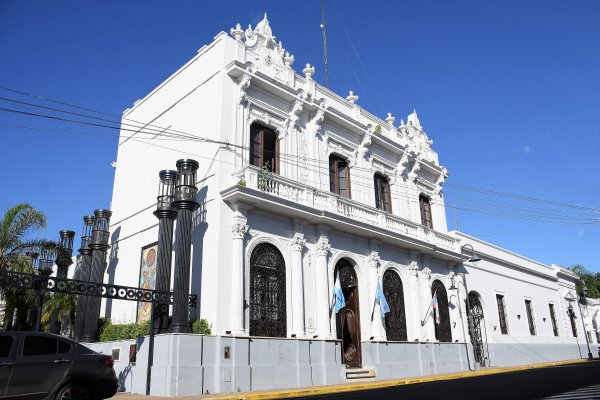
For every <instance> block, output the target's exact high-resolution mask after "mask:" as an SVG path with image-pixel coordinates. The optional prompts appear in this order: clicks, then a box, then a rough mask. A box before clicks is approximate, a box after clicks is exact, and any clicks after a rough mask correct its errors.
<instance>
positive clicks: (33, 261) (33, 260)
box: [4, 251, 40, 326]
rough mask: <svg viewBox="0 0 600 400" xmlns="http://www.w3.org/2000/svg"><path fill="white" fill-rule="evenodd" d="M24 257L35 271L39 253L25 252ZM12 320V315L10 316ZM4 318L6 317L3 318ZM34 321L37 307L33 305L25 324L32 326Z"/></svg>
mask: <svg viewBox="0 0 600 400" xmlns="http://www.w3.org/2000/svg"><path fill="white" fill-rule="evenodd" d="M25 255H26V256H27V257H29V259H30V260H31V268H32V270H33V271H36V270H37V259H38V257H39V256H40V253H38V252H35V251H27V252H25ZM10 317H11V318H12V315H11V316H10ZM4 318H6V317H4ZM35 321H37V307H36V306H35V305H34V306H32V307H31V308H30V309H29V312H28V314H27V324H29V325H32V326H33V325H34V324H35ZM10 326H12V322H11V324H10Z"/></svg>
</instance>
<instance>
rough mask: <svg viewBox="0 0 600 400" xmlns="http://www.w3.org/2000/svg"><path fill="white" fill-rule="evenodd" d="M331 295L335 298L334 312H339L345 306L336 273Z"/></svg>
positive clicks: (338, 275) (338, 277)
mask: <svg viewBox="0 0 600 400" xmlns="http://www.w3.org/2000/svg"><path fill="white" fill-rule="evenodd" d="M333 295H334V296H335V312H336V313H337V312H339V311H340V310H341V309H342V307H345V306H346V300H344V293H343V292H342V284H341V283H340V273H339V272H338V273H337V275H336V276H335V283H334V285H333Z"/></svg>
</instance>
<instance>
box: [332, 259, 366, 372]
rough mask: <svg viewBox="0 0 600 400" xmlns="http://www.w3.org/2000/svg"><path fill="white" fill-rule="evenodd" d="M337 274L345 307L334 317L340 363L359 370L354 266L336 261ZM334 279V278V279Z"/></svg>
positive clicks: (356, 284)
mask: <svg viewBox="0 0 600 400" xmlns="http://www.w3.org/2000/svg"><path fill="white" fill-rule="evenodd" d="M338 272H339V276H340V284H341V286H342V292H343V293H344V300H345V302H346V306H345V307H342V308H341V309H340V311H339V312H338V313H337V315H336V327H337V337H338V339H341V340H342V362H343V363H344V364H346V366H348V367H350V368H360V367H361V364H362V354H361V347H360V312H359V303H358V281H357V279H356V273H355V272H354V266H353V265H352V264H351V263H350V262H349V261H348V260H346V259H342V260H340V261H338V263H337V264H336V266H335V275H334V277H336V276H337V274H338ZM334 279H335V278H334Z"/></svg>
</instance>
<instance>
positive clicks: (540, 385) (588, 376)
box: [295, 361, 600, 400]
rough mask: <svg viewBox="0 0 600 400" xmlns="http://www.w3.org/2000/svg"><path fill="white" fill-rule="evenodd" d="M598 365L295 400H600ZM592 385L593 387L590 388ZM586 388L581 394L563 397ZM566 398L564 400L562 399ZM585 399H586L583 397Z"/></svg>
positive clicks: (577, 365)
mask: <svg viewBox="0 0 600 400" xmlns="http://www.w3.org/2000/svg"><path fill="white" fill-rule="evenodd" d="M599 383H600V361H592V362H588V363H582V364H572V365H562V366H556V367H548V368H539V369H531V370H525V371H516V372H508V373H502V374H493V375H485V376H478V377H472V378H462V379H453V380H447V381H437V382H428V383H417V384H410V385H404V386H395V387H388V388H383V389H371V390H362V391H356V392H346V393H340V394H327V395H319V396H310V397H296V398H295V399H312V400H341V399H344V400H353V399H356V400H364V399H369V400H371V399H373V400H378V399H382V400H392V399H399V400H400V399H410V400H412V399H419V400H426V399H436V400H440V399H443V400H453V399H457V400H459V399H460V400H466V399H478V400H492V399H503V400H506V399H510V400H519V399H543V398H547V397H548V396H554V395H558V394H563V397H552V399H561V400H563V399H573V400H575V399H576V400H584V399H586V400H587V399H600V385H598V384H599ZM591 385H596V386H594V387H591V388H589V387H590V386H591ZM580 388H586V390H582V391H581V392H580V393H576V392H575V393H566V392H569V391H573V390H577V389H580ZM564 396H566V397H564ZM585 396H587V397H585Z"/></svg>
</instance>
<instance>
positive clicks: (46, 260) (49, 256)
mask: <svg viewBox="0 0 600 400" xmlns="http://www.w3.org/2000/svg"><path fill="white" fill-rule="evenodd" d="M55 260H56V250H54V249H42V251H41V256H40V262H39V264H38V268H37V270H38V274H39V275H40V276H41V277H42V279H41V280H40V282H39V292H40V294H39V298H38V311H37V318H36V321H35V331H36V332H40V329H41V326H42V310H43V308H44V297H45V295H46V291H45V289H46V285H47V284H48V277H49V276H50V275H52V267H53V266H54V261H55Z"/></svg>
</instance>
